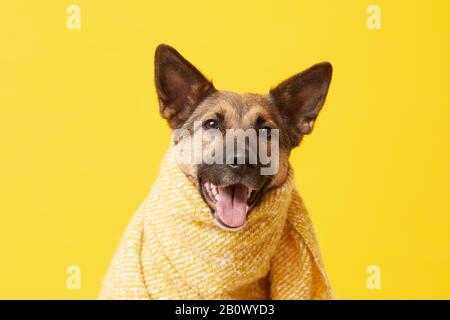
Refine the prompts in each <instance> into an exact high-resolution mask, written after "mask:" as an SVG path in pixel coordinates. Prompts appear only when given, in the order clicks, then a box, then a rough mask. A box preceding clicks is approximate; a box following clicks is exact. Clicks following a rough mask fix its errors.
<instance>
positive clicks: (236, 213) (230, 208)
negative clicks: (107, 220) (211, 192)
mask: <svg viewBox="0 0 450 320" xmlns="http://www.w3.org/2000/svg"><path fill="white" fill-rule="evenodd" d="M217 189H218V194H219V199H218V200H217V203H216V213H217V215H218V217H219V219H220V221H221V222H222V223H224V224H225V225H227V226H228V227H233V228H237V227H240V226H242V225H243V224H244V223H245V221H246V220H247V187H246V186H244V185H242V184H236V185H233V186H229V187H217Z"/></svg>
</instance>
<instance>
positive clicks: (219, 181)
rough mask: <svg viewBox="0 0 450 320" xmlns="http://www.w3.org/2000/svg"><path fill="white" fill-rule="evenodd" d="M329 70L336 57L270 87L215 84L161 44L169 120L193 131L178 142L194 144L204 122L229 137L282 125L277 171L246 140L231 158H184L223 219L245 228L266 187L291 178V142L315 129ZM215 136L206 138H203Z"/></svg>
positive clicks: (159, 70) (161, 81) (162, 101)
mask: <svg viewBox="0 0 450 320" xmlns="http://www.w3.org/2000/svg"><path fill="white" fill-rule="evenodd" d="M331 76H332V66H331V64H330V63H328V62H322V63H319V64H316V65H314V66H312V67H310V68H309V69H307V70H305V71H303V72H300V73H298V74H295V75H294V76H292V77H290V78H289V79H287V80H285V81H283V82H281V83H280V84H279V85H277V86H276V87H275V88H273V89H271V90H270V92H269V93H267V94H253V93H245V94H239V93H235V92H229V91H222V90H218V89H216V88H215V87H214V85H213V83H212V82H211V81H209V80H208V79H207V78H206V77H205V76H204V75H203V74H202V73H201V72H200V71H199V70H198V69H197V68H196V67H195V66H194V65H192V64H191V63H190V62H189V61H187V60H186V59H185V58H184V57H183V56H182V55H181V54H180V53H179V52H178V51H176V50H175V49H174V48H172V47H171V46H168V45H165V44H161V45H159V46H158V47H157V49H156V53H155V85H156V91H157V96H158V101H159V111H160V114H161V116H162V117H163V118H164V119H166V120H167V122H168V124H169V126H170V128H172V129H173V130H180V129H182V130H183V132H185V133H186V132H187V139H186V134H185V135H183V136H182V137H181V138H180V136H177V135H176V134H175V135H174V137H175V138H174V143H175V145H176V147H178V148H183V149H184V150H185V149H189V148H192V143H191V141H192V139H189V138H192V136H193V135H194V134H195V133H196V132H198V131H200V130H216V131H218V132H219V133H221V134H222V135H223V136H224V139H223V140H226V141H228V140H227V139H226V137H225V136H226V135H227V134H228V131H229V130H230V129H242V130H248V129H253V130H256V131H257V132H258V134H264V135H265V136H267V137H268V139H270V137H271V134H270V132H272V131H273V130H277V133H278V144H279V149H278V150H279V152H278V154H277V159H273V161H276V162H277V168H278V170H277V172H275V173H273V174H271V175H263V174H261V170H260V169H261V167H263V166H264V165H263V164H261V162H260V161H259V160H257V161H256V162H255V163H250V161H249V158H250V157H249V150H248V145H247V147H246V149H245V150H244V152H241V153H240V154H237V153H236V154H232V155H231V161H228V162H226V161H225V162H226V163H212V164H206V163H181V164H180V168H181V170H182V171H183V172H184V174H185V175H186V176H187V177H188V178H189V179H190V180H191V181H192V183H194V184H195V185H196V187H197V188H198V192H199V193H200V194H201V196H202V197H203V199H204V201H205V203H206V204H207V205H208V206H209V208H210V209H211V213H212V217H213V219H215V220H216V221H217V222H218V224H219V225H220V226H221V227H223V228H225V229H227V230H235V231H236V230H239V229H240V228H241V227H242V226H243V225H244V224H245V222H246V220H247V217H248V215H249V214H251V211H252V208H254V207H255V206H257V205H258V202H259V201H260V200H261V199H262V198H263V197H264V194H265V193H266V192H267V191H269V190H271V189H274V188H277V187H279V186H280V185H282V184H283V182H284V181H285V180H286V177H287V174H288V168H289V164H288V159H289V155H290V153H291V150H292V149H293V148H295V147H297V146H299V145H300V143H301V141H302V139H303V137H304V135H307V134H310V133H311V132H312V130H313V127H314V123H315V122H316V119H317V116H318V114H319V112H320V110H321V109H322V106H323V104H324V102H325V98H326V96H327V93H328V88H329V85H330V82H331ZM196 124H197V125H196ZM210 140H211V139H205V140H204V141H202V146H203V147H205V145H207V144H208V143H211V142H210ZM233 143H234V142H233ZM226 147H227V146H226V143H225V144H224V146H223V148H224V149H226ZM227 157H228V159H229V158H230V155H227Z"/></svg>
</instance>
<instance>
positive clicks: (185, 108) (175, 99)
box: [155, 44, 215, 129]
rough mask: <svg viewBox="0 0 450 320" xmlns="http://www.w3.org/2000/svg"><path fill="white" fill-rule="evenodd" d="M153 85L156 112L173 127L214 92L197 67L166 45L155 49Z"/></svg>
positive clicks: (178, 124) (179, 123)
mask: <svg viewBox="0 0 450 320" xmlns="http://www.w3.org/2000/svg"><path fill="white" fill-rule="evenodd" d="M155 85H156V91H157V94H158V100H159V111H160V113H161V116H162V117H163V118H164V119H166V120H167V121H168V123H169V126H170V127H171V128H172V129H176V128H179V127H181V125H182V124H183V123H184V122H185V121H186V120H187V119H188V118H189V116H190V115H191V114H192V112H193V111H194V109H195V108H196V107H197V106H198V104H199V103H200V102H201V101H202V100H203V99H204V98H205V97H206V96H208V95H209V94H211V93H213V92H214V91H215V89H214V86H213V84H212V83H211V82H210V81H208V79H206V78H205V76H203V75H202V74H201V72H200V71H198V70H197V68H195V67H194V66H193V65H192V64H191V63H190V62H189V61H187V60H186V59H185V58H183V57H182V56H181V54H179V53H178V51H176V50H175V49H174V48H172V47H171V46H168V45H165V44H160V45H159V46H158V48H156V52H155Z"/></svg>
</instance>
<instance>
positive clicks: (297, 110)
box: [270, 62, 333, 147]
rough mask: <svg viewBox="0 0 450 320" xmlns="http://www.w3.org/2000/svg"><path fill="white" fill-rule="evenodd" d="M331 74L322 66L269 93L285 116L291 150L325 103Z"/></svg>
mask: <svg viewBox="0 0 450 320" xmlns="http://www.w3.org/2000/svg"><path fill="white" fill-rule="evenodd" d="M332 70H333V68H332V66H331V64H330V63H328V62H322V63H319V64H316V65H314V66H312V67H310V68H309V69H307V70H305V71H303V72H300V73H298V74H296V75H294V76H292V77H291V78H289V79H287V80H285V81H283V82H282V83H280V84H279V85H278V86H277V87H276V88H274V89H271V90H270V94H271V96H272V97H273V99H274V101H275V104H276V105H277V106H278V107H279V108H280V111H281V112H282V113H284V115H285V116H286V119H287V121H288V124H289V126H290V133H291V134H290V137H291V140H292V146H293V147H294V146H297V145H298V144H299V143H300V141H301V138H302V136H303V135H305V134H309V133H311V131H312V129H313V126H314V122H315V120H316V118H317V115H318V114H319V111H320V109H321V108H322V106H323V104H324V102H325V98H326V96H327V93H328V87H329V86H330V82H331V74H332Z"/></svg>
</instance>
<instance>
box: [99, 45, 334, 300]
mask: <svg viewBox="0 0 450 320" xmlns="http://www.w3.org/2000/svg"><path fill="white" fill-rule="evenodd" d="M331 73H332V68H331V65H330V64H329V63H327V62H323V63H319V64H316V65H314V66H312V67H311V68H309V69H307V70H305V71H303V72H301V73H298V74H296V75H294V76H292V77H291V78H289V79H287V80H285V81H283V82H281V83H280V84H279V85H278V86H276V87H275V88H273V89H271V90H270V92H269V93H267V94H249V93H247V94H238V93H234V92H228V91H221V90H217V89H216V88H215V87H214V85H213V84H212V82H211V81H209V80H208V79H207V78H206V77H205V76H204V75H202V73H200V71H199V70H198V69H197V68H195V67H194V66H193V65H192V64H191V63H190V62H188V61H187V60H186V59H185V58H183V57H182V56H181V55H180V54H179V53H178V52H177V51H176V50H175V49H174V48H172V47H170V46H168V45H160V46H158V47H157V49H156V52H155V85H156V91H157V96H158V101H159V111H160V114H161V116H162V117H163V118H164V119H166V120H167V122H168V124H169V126H170V127H171V128H172V130H173V135H172V144H171V147H170V148H169V151H168V153H167V154H166V156H165V158H164V160H163V161H162V163H161V168H160V173H159V175H158V177H157V179H156V181H155V183H154V184H153V187H152V189H151V191H150V193H149V195H148V196H147V198H146V199H145V200H144V202H143V204H142V205H141V207H140V208H139V210H138V211H137V212H136V214H135V215H134V216H133V218H132V219H131V221H130V224H129V226H128V228H127V230H126V232H125V234H124V236H123V238H122V241H121V244H120V245H119V248H118V250H117V252H116V254H115V256H114V259H113V261H112V263H111V266H110V268H109V270H108V273H107V275H106V277H105V280H104V283H103V289H102V291H101V294H100V297H101V298H102V299H330V298H332V296H333V294H332V290H331V286H330V283H329V281H328V278H327V275H326V272H325V269H324V267H323V263H322V261H321V258H320V252H319V247H318V244H317V240H316V238H315V234H314V231H313V227H312V223H311V220H310V219H309V216H308V213H307V210H306V209H305V207H304V205H303V202H302V199H301V197H300V195H299V194H298V192H297V190H296V188H295V183H294V178H293V170H292V169H291V168H290V166H289V162H288V158H289V154H290V152H291V150H292V149H293V148H295V147H297V146H298V145H299V144H300V142H301V140H302V138H303V136H304V135H306V134H309V133H311V131H312V129H313V126H314V123H315V121H316V119H317V116H318V114H319V111H320V110H321V108H322V106H323V104H324V102H325V98H326V96H327V92H328V88H329V85H330V81H331ZM198 155H200V156H198Z"/></svg>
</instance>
